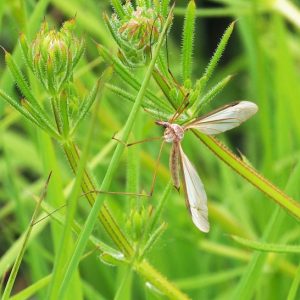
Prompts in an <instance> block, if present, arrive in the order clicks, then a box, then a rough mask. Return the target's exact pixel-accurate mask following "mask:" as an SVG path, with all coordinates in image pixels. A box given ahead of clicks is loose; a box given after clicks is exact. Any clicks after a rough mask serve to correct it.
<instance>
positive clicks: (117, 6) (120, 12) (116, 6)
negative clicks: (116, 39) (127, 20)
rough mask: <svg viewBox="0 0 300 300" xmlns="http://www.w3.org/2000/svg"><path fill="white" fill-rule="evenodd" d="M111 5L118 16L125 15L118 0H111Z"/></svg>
mask: <svg viewBox="0 0 300 300" xmlns="http://www.w3.org/2000/svg"><path fill="white" fill-rule="evenodd" d="M111 5H112V7H113V8H114V10H115V12H116V13H117V14H118V16H119V18H123V17H124V16H125V12H124V9H123V6H122V4H121V1H120V0H111Z"/></svg>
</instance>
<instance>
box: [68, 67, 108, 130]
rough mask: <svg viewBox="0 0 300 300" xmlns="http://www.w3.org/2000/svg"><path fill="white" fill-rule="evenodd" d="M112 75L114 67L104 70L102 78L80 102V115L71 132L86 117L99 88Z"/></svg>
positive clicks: (101, 87)
mask: <svg viewBox="0 0 300 300" xmlns="http://www.w3.org/2000/svg"><path fill="white" fill-rule="evenodd" d="M111 76H112V69H111V68H108V69H107V70H106V71H104V73H103V74H102V76H101V78H100V79H99V80H98V81H97V82H96V83H95V85H94V87H93V88H92V90H91V91H90V93H89V94H88V96H87V97H86V99H84V100H83V101H82V102H81V103H80V106H79V108H78V116H77V118H76V121H75V124H74V125H73V128H72V130H71V134H72V133H74V132H75V130H76V129H77V127H78V125H79V123H80V122H81V121H82V120H83V119H84V118H85V116H86V115H87V113H88V112H89V110H90V108H91V106H92V105H93V103H94V101H95V100H96V97H97V94H98V91H99V90H100V91H102V89H103V87H104V84H105V82H106V81H108V80H109V79H110V77H111Z"/></svg>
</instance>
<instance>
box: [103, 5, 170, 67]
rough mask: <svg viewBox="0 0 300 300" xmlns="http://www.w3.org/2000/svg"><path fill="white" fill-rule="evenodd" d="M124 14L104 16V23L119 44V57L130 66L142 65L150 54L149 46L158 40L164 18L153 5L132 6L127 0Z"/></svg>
mask: <svg viewBox="0 0 300 300" xmlns="http://www.w3.org/2000/svg"><path fill="white" fill-rule="evenodd" d="M123 10H124V12H125V14H124V15H122V16H120V15H117V14H113V15H112V16H111V18H108V16H107V15H105V16H104V19H105V21H106V24H107V26H108V28H109V29H110V31H111V32H112V35H113V37H114V38H115V40H116V42H117V43H118V45H119V50H120V53H119V54H120V55H119V56H120V58H121V59H122V61H123V62H124V63H125V64H127V65H129V66H132V67H135V66H139V65H144V64H145V63H146V62H147V61H148V60H149V58H150V56H151V47H152V46H153V45H155V44H156V42H157V41H158V37H159V34H160V32H161V30H162V28H163V25H164V21H165V20H164V18H163V16H162V15H161V14H160V13H159V9H156V7H155V6H151V7H150V8H149V7H141V6H136V7H133V5H132V4H131V2H129V1H127V2H126V3H125V4H124V5H123Z"/></svg>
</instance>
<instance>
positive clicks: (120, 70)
mask: <svg viewBox="0 0 300 300" xmlns="http://www.w3.org/2000/svg"><path fill="white" fill-rule="evenodd" d="M97 48H98V51H99V53H100V55H101V56H102V57H103V58H104V60H105V61H106V62H107V63H109V64H112V65H113V67H114V70H115V71H116V73H117V74H118V75H119V76H120V77H121V78H122V79H123V80H124V81H125V82H126V83H127V84H129V85H130V86H131V87H132V88H134V89H135V90H136V91H138V90H139V88H140V86H141V83H140V82H139V81H138V80H137V79H136V78H135V76H134V75H133V74H132V73H130V72H129V70H128V69H127V68H126V67H125V66H124V65H123V64H122V63H121V62H120V60H119V59H117V58H116V57H114V56H113V55H112V54H111V53H110V51H108V50H107V49H106V48H105V47H103V46H102V45H97ZM145 96H146V97H147V98H148V99H149V100H150V101H152V102H153V105H155V106H156V107H157V108H158V109H160V108H161V109H162V110H163V111H169V112H172V111H173V109H172V108H171V107H170V105H169V104H168V102H166V101H161V99H159V98H158V97H157V96H156V95H155V94H154V93H152V92H151V91H149V90H147V91H146V93H145Z"/></svg>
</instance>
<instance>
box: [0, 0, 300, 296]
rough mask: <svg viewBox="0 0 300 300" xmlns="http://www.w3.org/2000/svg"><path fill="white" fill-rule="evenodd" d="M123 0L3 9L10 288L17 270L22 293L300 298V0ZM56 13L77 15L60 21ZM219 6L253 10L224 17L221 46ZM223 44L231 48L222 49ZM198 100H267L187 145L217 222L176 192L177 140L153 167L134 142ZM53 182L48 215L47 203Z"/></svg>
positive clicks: (5, 264)
mask: <svg viewBox="0 0 300 300" xmlns="http://www.w3.org/2000/svg"><path fill="white" fill-rule="evenodd" d="M108 2H109V1H101V3H99V2H96V1H92V0H90V1H85V2H83V1H81V0H78V1H70V2H69V1H68V2H64V1H58V0H53V1H51V3H52V7H53V8H52V10H51V11H49V13H48V14H47V15H46V9H47V6H48V5H49V3H50V1H48V0H40V1H38V3H37V5H36V6H34V5H33V3H32V2H30V1H29V2H28V3H26V2H20V5H19V6H16V5H14V4H13V3H8V2H7V3H5V4H4V3H3V4H0V19H1V20H2V24H3V26H2V27H1V31H0V41H1V44H2V46H3V50H4V51H3V53H4V59H5V64H3V65H2V66H1V68H2V69H1V72H0V96H1V98H2V100H4V101H1V102H0V105H1V114H2V119H1V121H0V129H1V130H0V134H1V139H0V141H1V149H2V154H1V156H0V180H1V181H2V182H3V185H1V187H0V192H1V194H0V195H1V196H0V199H1V203H2V208H1V211H0V218H1V220H2V224H3V225H2V226H1V230H2V231H3V234H1V251H2V254H3V255H2V256H1V259H0V272H1V273H0V274H1V277H2V278H3V279H2V281H1V287H2V289H3V291H4V293H3V299H8V297H9V296H10V292H11V288H12V287H13V284H14V281H15V280H16V282H15V289H14V290H13V293H14V294H15V296H14V297H12V299H14V298H16V299H26V298H28V297H30V296H31V295H33V294H37V295H38V297H39V298H41V299H44V298H45V299H46V298H49V299H57V298H63V297H64V296H66V298H67V299H69V298H71V297H72V298H74V299H83V298H84V299H112V298H115V299H133V298H134V299H136V298H139V299H143V298H146V297H147V298H149V299H152V298H153V299H163V298H165V297H166V298H170V299H188V298H189V297H190V298H192V299H198V298H201V299H202V298H203V299H212V298H213V299H233V298H234V299H250V298H253V296H255V298H256V299H283V298H287V297H288V298H289V299H297V296H299V291H298V290H297V287H298V283H299V274H300V273H299V270H300V269H299V267H298V266H297V265H298V259H297V258H298V253H299V246H298V243H297V241H298V239H299V230H298V222H297V221H298V219H299V218H300V208H299V204H298V202H297V200H298V199H299V196H300V194H299V186H298V182H299V177H300V172H299V171H300V168H299V163H298V156H299V155H298V154H299V153H298V152H299V151H298V148H299V144H300V140H299V136H300V127H299V122H298V113H297V112H298V110H299V104H298V101H297V99H298V97H299V96H300V90H299V87H298V82H299V74H298V73H299V68H298V60H299V58H298V52H299V51H298V50H299V49H298V48H299V47H298V39H299V37H298V35H299V32H298V30H299V22H298V19H297V15H299V11H298V8H297V7H296V6H294V5H293V4H292V3H290V2H289V1H277V2H278V3H277V2H276V3H275V2H274V3H273V2H272V1H263V2H264V3H261V4H260V5H259V6H257V7H254V6H253V5H251V3H250V1H239V0H238V1H225V0H222V1H221V0H220V1H218V3H219V4H220V7H219V8H199V7H196V5H195V4H196V3H195V2H194V1H193V0H191V1H189V3H188V4H186V3H183V4H182V6H180V4H181V3H177V4H176V7H175V8H173V7H171V6H170V1H168V0H163V1H157V0H153V1H151V0H137V1H135V3H130V2H129V1H127V2H126V3H125V4H123V3H122V2H121V1H119V0H113V1H111V3H108ZM207 2H208V4H210V1H207ZM110 5H112V7H113V10H114V13H113V14H112V15H111V14H109V13H107V12H108V11H109V9H110ZM83 7H84V8H85V9H83ZM99 8H100V9H99ZM173 9H174V10H173ZM57 10H58V11H60V12H61V13H62V14H63V15H64V16H65V17H70V18H71V19H70V20H69V21H67V22H65V23H63V24H62V25H61V24H60V21H59V20H58V18H57V14H56V11H57ZM75 12H77V14H76V17H75V18H72V17H73V16H74V15H75ZM79 12H80V13H79ZM266 12H267V13H268V15H267V14H266ZM99 13H100V14H101V13H104V17H103V19H101V16H100V15H98V14H99ZM44 15H46V20H47V21H45V20H44V21H42V19H43V17H44ZM218 16H225V17H228V16H229V17H230V18H231V19H232V21H234V20H238V21H237V22H232V23H231V24H230V22H229V21H228V22H227V21H226V24H227V25H229V26H226V27H227V29H225V32H224V34H223V36H222V38H221V40H220V42H219V43H217V41H216V39H217V37H216V36H213V37H210V36H209V33H210V25H209V24H213V22H217V21H214V20H216V18H217V17H218ZM205 17H214V19H210V21H209V22H208V20H207V19H205ZM173 20H175V22H174V23H173V24H172V22H173ZM178 22H181V24H182V34H179V32H181V30H178V27H179V25H178ZM287 22H289V23H291V24H287ZM37 24H38V25H40V24H41V29H40V31H38V26H37ZM50 24H51V25H50ZM52 24H55V26H54V25H52ZM104 24H106V29H107V30H106V31H104V30H103V28H104ZM199 24H200V25H201V26H198V25H199ZM207 24H208V25H207ZM171 25H172V26H171ZM60 26H61V27H60ZM55 27H56V28H59V27H60V29H57V30H56V29H54V28H55ZM11 28H18V31H20V32H21V34H20V35H19V37H17V36H16V35H15V34H14V33H13V32H12V29H11ZM291 28H292V29H291ZM294 28H295V29H294ZM82 31H85V32H86V34H85V35H84V36H85V38H83V37H82V36H83V35H82V33H81V32H82ZM221 31H224V28H222V30H220V32H219V34H218V35H219V36H221V35H222V32H221ZM205 35H206V38H205ZM89 37H91V38H92V39H93V40H96V45H95V43H93V42H90V41H91V39H90V38H89ZM17 39H19V43H18V42H17ZM113 41H114V43H113ZM209 43H213V44H214V45H216V50H215V51H214V52H211V53H209V55H208V56H207V55H204V54H203V53H204V50H205V49H206V47H207V45H208V44H209ZM236 49H237V50H238V51H236ZM96 50H97V51H96ZM230 50H231V51H230ZM224 54H225V62H226V63H224V61H222V59H221V58H222V56H224ZM228 56H230V60H228ZM99 57H100V58H99ZM169 68H171V69H172V72H170V70H169ZM199 70H202V71H199ZM9 72H10V74H11V76H9V75H8V73H9ZM112 72H113V74H112ZM232 73H234V74H236V76H234V77H233V76H232V75H231V74H232ZM201 74H202V75H201ZM229 82H230V85H229V84H228V83H229ZM14 85H16V86H17V89H14V88H13V87H14ZM221 95H222V96H221ZM186 97H188V105H187V107H186V108H185V110H184V112H183V114H182V115H181V116H180V118H179V120H178V121H179V122H183V121H186V120H188V119H193V118H194V117H196V116H198V115H199V114H202V113H204V112H205V111H208V108H212V107H216V106H218V105H220V103H219V104H218V103H217V102H221V100H220V99H222V98H221V97H223V98H225V99H226V101H222V102H221V103H226V102H230V101H233V100H236V99H238V98H239V97H245V98H250V99H252V101H254V102H256V103H257V104H258V106H259V108H260V111H259V114H258V115H257V116H256V117H254V118H253V119H251V120H250V121H249V122H248V124H245V125H243V126H242V127H241V128H239V129H236V130H235V131H234V132H233V133H229V134H224V135H223V136H222V137H221V139H222V142H221V141H219V140H217V139H215V138H210V137H207V136H203V135H201V134H199V133H196V132H193V133H194V134H190V136H187V137H186V138H185V140H184V148H185V149H187V152H188V154H189V157H191V160H192V161H193V162H194V164H195V165H196V167H197V169H199V171H200V175H201V177H202V180H203V182H204V184H205V186H206V189H207V193H208V196H209V200H208V201H209V216H210V222H211V227H212V230H211V233H209V234H208V235H204V234H202V233H200V232H199V231H197V229H195V228H193V225H192V223H191V222H190V218H189V216H188V213H187V211H186V209H185V207H184V199H183V194H182V193H180V194H178V193H177V191H176V190H175V189H173V187H172V184H171V182H170V175H169V171H168V170H167V164H168V163H167V160H168V155H167V153H163V155H162V159H161V161H160V162H156V160H155V153H156V152H157V151H158V145H157V143H156V142H155V141H153V142H151V143H148V145H140V144H138V145H136V146H132V147H131V146H130V147H125V144H126V143H128V141H129V143H131V141H134V140H143V139H146V138H147V137H152V136H157V135H161V134H162V133H161V132H159V130H158V129H157V128H155V126H154V125H152V124H153V119H163V120H165V119H168V118H169V117H170V116H171V115H173V114H174V112H175V111H176V109H177V108H178V107H179V105H180V104H181V103H182V101H184V99H185V98H186ZM7 104H10V105H7ZM140 108H143V109H144V111H143V110H141V109H140ZM89 116H91V117H89ZM20 128H21V130H20ZM253 128H255V130H253ZM116 131H117V132H118V133H117V134H116V135H115V132H116ZM113 135H114V136H115V139H117V140H119V141H116V140H113V139H111V136H113ZM200 141H201V142H200ZM202 144H204V145H206V146H207V147H208V148H207V147H202ZM225 144H226V145H227V146H225ZM235 148H239V149H240V150H239V152H240V154H241V155H240V156H241V158H239V157H238V156H237V155H235V154H234V153H233V152H234V149H235ZM230 149H232V150H230ZM209 150H211V151H209ZM211 153H213V154H215V155H211ZM244 153H245V154H244ZM218 158H221V160H223V161H224V162H225V163H226V164H227V165H229V166H230V167H231V168H232V169H233V171H235V172H232V170H230V169H229V168H227V167H226V166H225V164H223V162H222V161H221V160H219V159H218ZM125 161H126V163H125ZM200 165H201V168H198V166H200ZM254 166H255V168H254ZM70 167H71V168H70ZM157 167H158V169H157ZM70 169H71V171H72V172H71V171H70ZM155 169H157V183H156V186H155V190H154V193H153V195H152V197H151V198H149V197H144V196H147V193H148V190H149V189H150V186H151V181H152V175H153V171H154V170H155ZM258 170H259V171H258ZM50 171H51V172H52V176H51V180H50V182H49V185H47V188H45V187H44V186H45V182H46V178H47V176H48V175H49V172H50ZM238 174H239V175H242V177H243V178H242V177H240V176H239V175H238ZM262 174H264V175H265V176H266V177H267V178H270V180H271V181H272V182H274V184H271V183H270V181H269V180H267V179H266V178H265V177H263V176H262ZM124 182H126V186H127V187H125V185H124ZM249 182H250V183H251V184H252V185H249ZM47 183H48V182H47ZM216 187H217V188H216ZM125 188H126V189H127V194H126V195H119V192H121V191H124V190H125ZM282 189H283V190H284V191H285V192H286V193H287V194H288V195H290V196H287V194H285V193H284V192H283V191H282ZM45 190H47V197H46V198H45V199H44V200H43V198H44V196H45V195H44V194H43V195H42V197H40V198H39V200H38V205H41V207H42V208H43V210H44V211H43V212H41V213H40V215H39V217H38V218H37V217H36V214H37V212H36V211H35V212H34V205H35V203H34V201H32V200H33V199H34V198H35V197H34V195H37V194H39V193H40V191H42V192H43V193H45ZM259 190H260V191H259ZM112 191H117V192H112ZM261 191H262V192H263V193H261ZM106 192H112V193H110V194H107V193H106ZM82 193H83V194H82ZM266 195H267V196H269V199H268V198H267V197H266ZM292 197H293V198H292ZM83 199H86V200H88V201H87V203H88V204H90V205H85V202H86V201H84V200H83ZM105 199H106V201H104V200H105ZM294 199H296V200H294ZM41 200H43V202H42V203H40V201H41ZM270 200H271V201H270ZM277 204H280V206H281V207H283V208H284V210H283V209H281V208H279V206H277ZM65 205H66V209H64V208H61V207H62V206H65ZM33 212H34V217H33V218H32V220H35V221H31V222H30V221H29V220H30V216H31V215H32V214H33ZM97 221H99V222H97ZM28 224H29V225H28ZM33 224H34V225H33ZM32 225H33V226H32ZM224 233H225V234H226V235H224ZM228 235H229V237H228ZM18 236H20V238H18ZM230 236H231V237H232V238H230ZM282 254H285V255H284V256H283V255H282ZM14 261H15V265H14V268H13V271H12V272H10V267H11V266H12V265H13V263H14ZM21 261H22V263H21ZM112 266H114V268H112ZM19 268H20V269H19ZM18 269H19V270H18ZM17 272H19V274H18V277H16V274H17ZM6 274H7V275H6ZM23 274H26V275H23ZM163 274H164V275H163ZM5 275H6V276H5ZM165 276H166V277H165ZM8 277H9V279H8V281H7V278H8ZM137 277H138V278H140V280H139V281H138V282H136V280H134V279H135V278H137ZM24 279H25V281H26V286H23V287H22V288H17V286H18V287H19V286H20V285H19V284H18V285H17V284H16V283H22V282H23V281H24ZM99 283H100V284H99Z"/></svg>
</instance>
